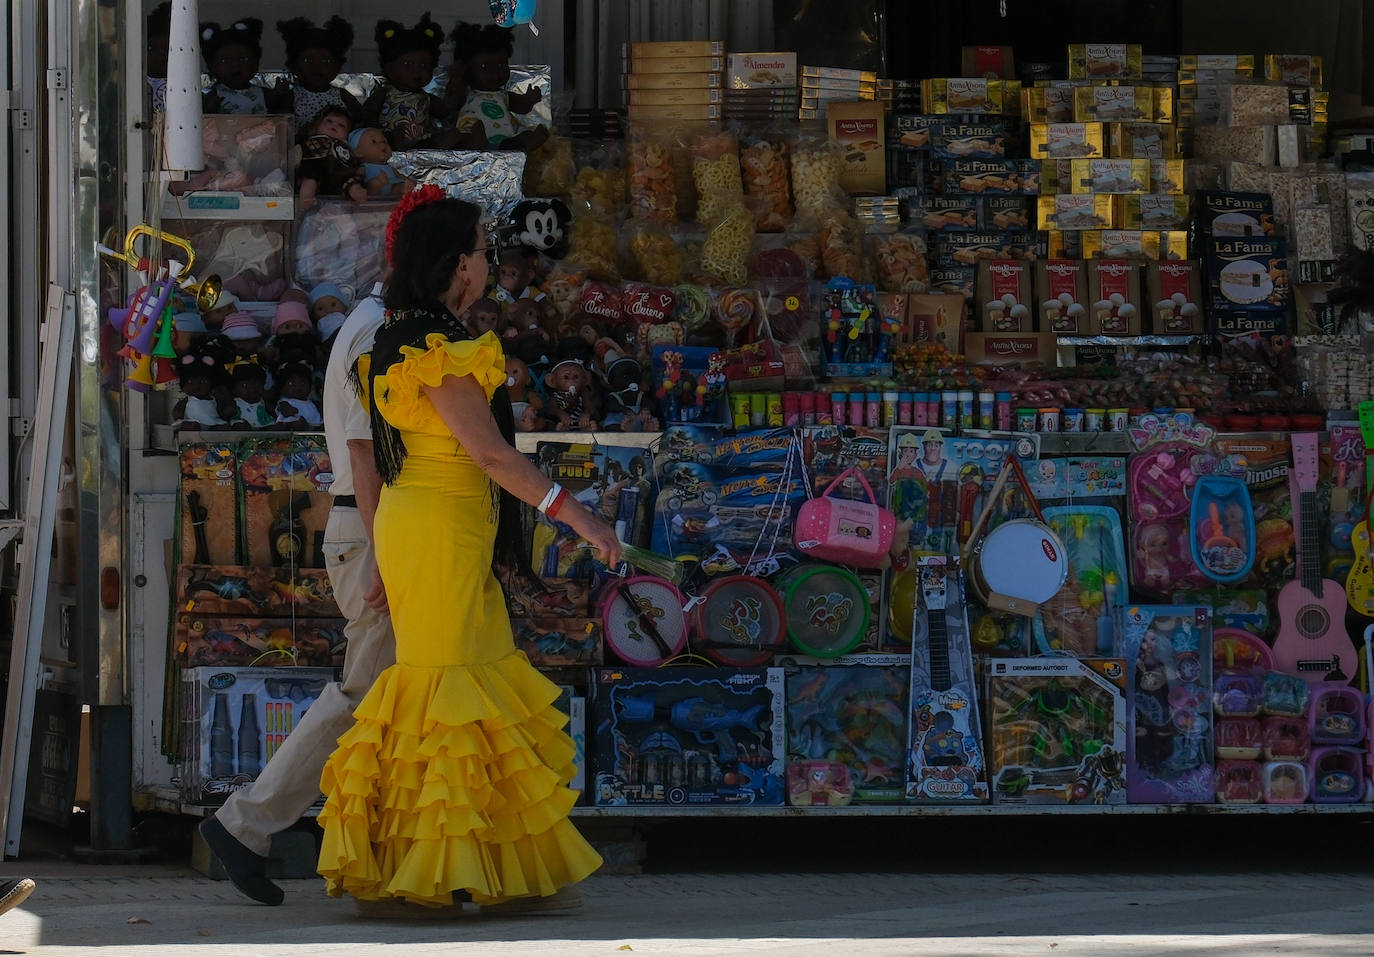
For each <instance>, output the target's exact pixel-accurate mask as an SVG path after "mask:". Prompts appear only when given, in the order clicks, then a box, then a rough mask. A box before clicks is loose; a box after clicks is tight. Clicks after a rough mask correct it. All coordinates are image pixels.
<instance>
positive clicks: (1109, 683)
mask: <svg viewBox="0 0 1374 957" xmlns="http://www.w3.org/2000/svg"><path fill="white" fill-rule="evenodd" d="M983 703H984V704H983V707H984V710H985V714H984V718H985V720H986V723H987V738H986V740H987V748H988V755H987V759H988V774H989V776H990V779H991V783H992V800H993V803H994V804H1125V803H1126V730H1127V727H1128V725H1127V721H1126V717H1127V714H1126V662H1125V661H1124V660H1122V659H1120V658H1067V657H1064V658H1060V657H1045V658H994V659H992V660H991V662H990V663H989V665H988V673H987V694H986V695H984V697H983Z"/></svg>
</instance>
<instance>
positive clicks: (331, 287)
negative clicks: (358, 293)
mask: <svg viewBox="0 0 1374 957" xmlns="http://www.w3.org/2000/svg"><path fill="white" fill-rule="evenodd" d="M351 308H353V303H352V301H351V300H350V299H349V297H348V294H347V293H345V292H344V291H343V290H342V289H340V288H339V287H338V286H336V285H335V284H334V283H332V282H322V283H320V284H319V285H317V286H316V287H315V288H314V289H312V290H310V318H311V319H314V320H315V324H316V326H318V325H319V323H320V320H322V319H323V318H324V317H325V316H327V315H329V314H330V313H334V312H337V313H339V314H341V315H344V316H347V315H348V310H349V309H351Z"/></svg>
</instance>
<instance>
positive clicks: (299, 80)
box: [277, 16, 363, 136]
mask: <svg viewBox="0 0 1374 957" xmlns="http://www.w3.org/2000/svg"><path fill="white" fill-rule="evenodd" d="M277 32H278V33H280V34H281V38H282V40H283V41H284V42H285V43H286V68H287V69H288V70H290V71H291V74H292V76H293V77H294V78H295V83H294V84H293V85H292V89H291V92H292V97H293V101H294V103H295V108H296V128H297V129H302V130H303V129H305V128H306V127H307V126H309V125H310V124H311V123H313V122H315V120H316V118H317V117H319V115H320V113H321V112H323V111H324V110H326V109H329V108H330V107H334V108H341V109H343V110H345V111H347V114H348V118H349V121H350V124H351V122H352V121H353V120H357V119H360V118H361V117H362V115H363V105H362V104H361V103H359V102H358V101H357V99H356V98H355V97H354V96H353V94H352V93H349V92H348V91H347V90H345V89H344V88H343V87H340V86H335V85H334V79H335V77H337V76H338V75H339V69H340V68H341V67H342V66H343V64H344V61H345V60H346V59H347V58H348V48H349V47H350V46H352V45H353V26H352V24H350V23H349V22H348V21H347V20H345V19H344V18H343V17H338V16H334V17H330V18H329V19H328V20H326V21H325V24H324V26H323V27H317V26H315V24H313V23H311V22H310V21H309V20H307V19H305V17H294V18H292V19H290V20H278V21H277ZM344 135H345V136H347V135H348V130H347V129H345V130H344Z"/></svg>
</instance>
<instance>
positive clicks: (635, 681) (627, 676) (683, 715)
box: [592, 667, 786, 806]
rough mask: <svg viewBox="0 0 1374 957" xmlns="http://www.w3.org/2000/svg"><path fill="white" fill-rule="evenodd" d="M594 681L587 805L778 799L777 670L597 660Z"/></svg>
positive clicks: (781, 746)
mask: <svg viewBox="0 0 1374 957" xmlns="http://www.w3.org/2000/svg"><path fill="white" fill-rule="evenodd" d="M593 679H594V682H595V683H594V686H593V688H592V693H593V701H592V720H593V721H594V722H595V728H596V732H595V741H596V751H595V758H594V765H593V767H594V770H595V775H594V780H595V790H594V792H593V795H592V802H593V803H594V804H596V805H598V806H611V805H670V804H782V803H783V753H784V750H785V742H786V735H785V732H784V714H783V681H784V678H783V671H782V669H781V668H753V669H730V670H725V669H715V668H698V667H680V668H664V669H647V668H598V669H596V670H595V671H594V672H593Z"/></svg>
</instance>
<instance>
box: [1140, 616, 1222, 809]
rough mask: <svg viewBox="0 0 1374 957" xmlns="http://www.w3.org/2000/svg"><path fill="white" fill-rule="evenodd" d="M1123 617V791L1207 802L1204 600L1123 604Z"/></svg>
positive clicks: (1208, 633)
mask: <svg viewBox="0 0 1374 957" xmlns="http://www.w3.org/2000/svg"><path fill="white" fill-rule="evenodd" d="M1122 618H1123V636H1124V648H1123V654H1124V655H1125V657H1126V662H1127V667H1128V669H1129V675H1130V685H1129V688H1130V693H1129V698H1130V705H1131V710H1132V712H1133V715H1134V717H1133V720H1132V726H1133V728H1134V729H1135V733H1134V735H1133V736H1132V739H1131V741H1130V745H1129V748H1128V753H1127V758H1128V760H1127V764H1126V794H1127V797H1128V798H1129V799H1130V801H1131V803H1133V804H1136V803H1138V804H1152V803H1160V804H1189V803H1192V804H1209V803H1211V802H1212V800H1213V799H1214V798H1215V795H1216V789H1215V787H1214V783H1213V765H1214V762H1213V756H1212V623H1211V609H1210V608H1208V606H1206V605H1129V606H1127V607H1126V610H1125V613H1124V615H1123V616H1122Z"/></svg>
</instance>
